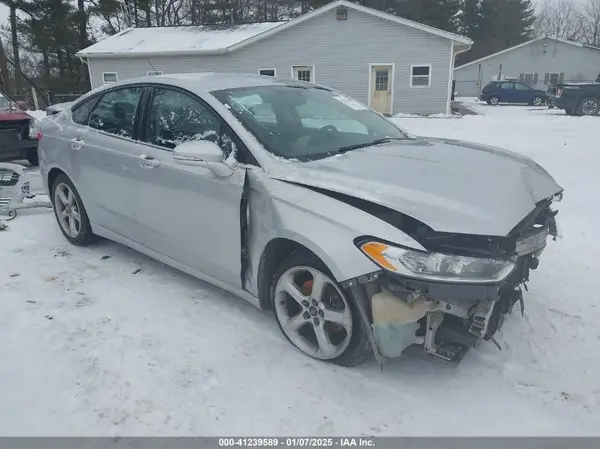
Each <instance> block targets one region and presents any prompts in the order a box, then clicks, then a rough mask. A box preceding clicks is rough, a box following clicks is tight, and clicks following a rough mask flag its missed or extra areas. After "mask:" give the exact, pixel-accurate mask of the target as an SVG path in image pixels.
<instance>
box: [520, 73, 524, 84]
mask: <svg viewBox="0 0 600 449" xmlns="http://www.w3.org/2000/svg"><path fill="white" fill-rule="evenodd" d="M523 78H525V74H524V73H521V74H520V75H519V82H520V83H522V82H523Z"/></svg>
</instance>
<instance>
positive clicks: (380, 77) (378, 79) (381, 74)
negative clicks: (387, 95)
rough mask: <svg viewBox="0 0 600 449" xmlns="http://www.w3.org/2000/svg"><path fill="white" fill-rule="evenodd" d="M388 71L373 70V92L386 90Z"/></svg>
mask: <svg viewBox="0 0 600 449" xmlns="http://www.w3.org/2000/svg"><path fill="white" fill-rule="evenodd" d="M389 73H390V72H389V70H375V90H376V91H378V92H379V91H384V90H388V77H389Z"/></svg>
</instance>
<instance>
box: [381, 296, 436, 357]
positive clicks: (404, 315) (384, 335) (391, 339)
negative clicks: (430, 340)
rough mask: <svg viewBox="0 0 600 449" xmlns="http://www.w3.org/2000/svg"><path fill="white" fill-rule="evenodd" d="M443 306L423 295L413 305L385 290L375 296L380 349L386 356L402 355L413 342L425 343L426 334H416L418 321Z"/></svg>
mask: <svg viewBox="0 0 600 449" xmlns="http://www.w3.org/2000/svg"><path fill="white" fill-rule="evenodd" d="M440 308H441V307H440V305H439V304H436V303H435V302H433V301H428V300H427V297H425V296H421V297H419V298H418V299H417V300H415V301H414V302H412V303H411V304H410V305H408V304H407V303H405V302H404V301H402V300H401V299H399V298H398V297H396V296H394V295H393V294H391V293H390V292H388V291H387V290H385V289H383V290H382V291H381V292H380V293H376V294H375V295H373V297H372V298H371V312H372V316H373V325H372V326H373V333H374V336H375V343H376V344H377V348H378V349H379V352H380V353H381V355H383V356H384V357H390V358H392V357H399V356H400V354H401V353H402V352H403V351H404V350H405V349H406V348H407V347H409V346H410V345H412V344H421V343H423V342H424V337H419V336H416V335H415V334H416V332H417V330H418V329H419V327H420V324H419V323H417V321H419V320H420V319H421V318H423V317H424V316H425V315H426V314H427V312H432V311H435V310H438V309H440Z"/></svg>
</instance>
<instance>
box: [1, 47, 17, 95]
mask: <svg viewBox="0 0 600 449" xmlns="http://www.w3.org/2000/svg"><path fill="white" fill-rule="evenodd" d="M0 91H2V92H3V93H5V94H6V95H8V96H9V97H12V96H13V95H14V94H15V92H14V86H13V83H12V80H11V78H10V72H9V71H8V64H7V63H6V55H5V54H4V45H3V44H2V40H0Z"/></svg>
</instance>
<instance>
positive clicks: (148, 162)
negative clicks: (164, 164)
mask: <svg viewBox="0 0 600 449" xmlns="http://www.w3.org/2000/svg"><path fill="white" fill-rule="evenodd" d="M138 160H139V163H140V167H142V168H154V167H158V166H159V165H160V161H159V160H158V159H155V158H153V157H152V156H148V155H146V154H142V155H140V156H138Z"/></svg>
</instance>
